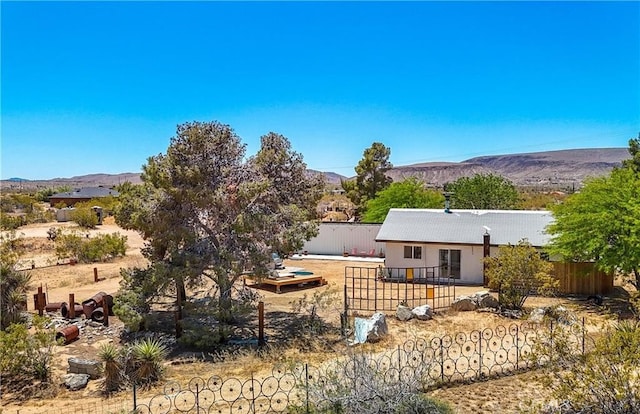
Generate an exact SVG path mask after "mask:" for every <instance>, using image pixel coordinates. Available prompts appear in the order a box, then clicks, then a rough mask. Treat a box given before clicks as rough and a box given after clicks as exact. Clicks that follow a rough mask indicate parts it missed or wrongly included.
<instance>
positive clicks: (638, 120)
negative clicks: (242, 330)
mask: <svg viewBox="0 0 640 414" xmlns="http://www.w3.org/2000/svg"><path fill="white" fill-rule="evenodd" d="M0 7H1V9H0V12H1V23H2V29H1V35H2V43H1V58H2V61H1V65H2V66H1V70H2V73H1V92H2V96H1V98H2V101H1V105H2V106H1V115H2V125H1V128H2V147H1V149H2V155H1V161H2V166H1V170H0V171H1V174H0V176H1V177H2V178H3V179H6V178H10V177H21V178H26V179H47V178H54V177H71V176H74V175H83V174H90V173H120V172H136V171H140V169H141V165H142V164H144V163H145V161H146V159H147V157H149V156H151V155H155V154H158V153H160V152H165V151H166V149H167V146H168V144H169V140H170V138H171V137H172V136H173V135H174V133H175V128H176V125H177V124H179V123H182V122H186V121H193V120H198V121H211V120H217V121H220V122H222V123H225V124H229V125H231V126H232V127H233V128H234V129H235V131H236V132H237V133H238V134H239V135H240V136H241V137H242V139H243V141H244V142H245V143H247V152H248V154H253V153H255V152H256V151H257V149H258V145H259V138H260V136H261V135H263V134H265V133H267V132H269V131H274V132H278V133H281V134H283V135H285V136H287V137H288V138H289V140H290V141H291V143H292V146H293V148H294V149H295V150H296V151H298V152H300V153H302V154H303V155H304V159H305V161H306V162H307V164H308V166H309V167H310V168H313V169H317V170H323V171H334V172H337V173H340V174H343V175H347V176H352V175H354V170H353V168H354V166H355V165H356V164H357V162H358V161H359V160H360V159H361V158H362V153H363V151H364V149H365V148H367V147H369V146H370V145H371V143H372V142H374V141H379V142H382V143H384V144H385V145H387V146H388V147H390V148H391V162H392V163H394V164H395V165H406V164H413V163H418V162H430V161H462V160H464V159H467V158H471V157H474V156H479V155H490V154H505V153H517V152H534V151H547V150H556V149H567V148H593V147H626V146H627V143H628V140H629V139H630V138H635V137H637V135H638V131H640V3H639V2H619V3H611V2H606V3H605V2H603V3H598V2H585V3H580V2H568V3H557V2H541V3H525V2H489V3H484V2H405V3H387V2H372V3H370V2H353V3H343V2H283V3H271V2H242V3H226V2H158V3H155V2H104V3H99V2H66V3H58V2H40V3H34V2H7V1H2V2H1V3H0Z"/></svg>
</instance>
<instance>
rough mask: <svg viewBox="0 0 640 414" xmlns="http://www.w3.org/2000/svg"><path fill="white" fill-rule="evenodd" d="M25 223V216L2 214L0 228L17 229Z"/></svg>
mask: <svg viewBox="0 0 640 414" xmlns="http://www.w3.org/2000/svg"><path fill="white" fill-rule="evenodd" d="M25 224H26V220H25V217H24V216H9V215H7V214H2V215H0V229H2V230H15V229H17V228H18V227H20V226H23V225H25Z"/></svg>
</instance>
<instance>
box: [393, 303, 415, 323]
mask: <svg viewBox="0 0 640 414" xmlns="http://www.w3.org/2000/svg"><path fill="white" fill-rule="evenodd" d="M413 317H414V314H413V312H411V309H410V308H409V307H407V306H404V305H398V308H397V309H396V318H398V319H399V320H401V321H408V320H410V319H413Z"/></svg>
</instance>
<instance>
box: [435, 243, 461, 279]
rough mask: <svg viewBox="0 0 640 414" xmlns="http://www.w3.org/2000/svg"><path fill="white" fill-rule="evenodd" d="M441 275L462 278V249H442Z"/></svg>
mask: <svg viewBox="0 0 640 414" xmlns="http://www.w3.org/2000/svg"><path fill="white" fill-rule="evenodd" d="M440 276H441V277H450V278H453V279H460V250H447V249H440Z"/></svg>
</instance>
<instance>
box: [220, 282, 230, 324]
mask: <svg viewBox="0 0 640 414" xmlns="http://www.w3.org/2000/svg"><path fill="white" fill-rule="evenodd" d="M231 287H232V282H231V281H230V280H229V278H228V277H227V275H220V276H218V288H219V289H220V301H219V303H218V320H219V321H220V323H231V322H233V315H232V313H231V307H232V305H233V303H232V300H231Z"/></svg>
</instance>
